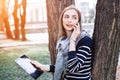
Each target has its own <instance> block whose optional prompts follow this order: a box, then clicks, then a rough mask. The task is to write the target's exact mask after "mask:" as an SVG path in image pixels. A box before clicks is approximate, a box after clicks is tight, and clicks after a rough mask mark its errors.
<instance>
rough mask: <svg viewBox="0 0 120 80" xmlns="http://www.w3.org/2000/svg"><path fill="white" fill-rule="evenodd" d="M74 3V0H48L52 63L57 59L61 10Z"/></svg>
mask: <svg viewBox="0 0 120 80" xmlns="http://www.w3.org/2000/svg"><path fill="white" fill-rule="evenodd" d="M72 3H74V0H46V5H47V18H48V19H47V21H48V33H49V50H50V59H51V63H52V64H55V61H56V41H57V33H58V19H59V15H60V12H61V11H62V10H63V9H64V7H66V6H68V5H70V4H72Z"/></svg>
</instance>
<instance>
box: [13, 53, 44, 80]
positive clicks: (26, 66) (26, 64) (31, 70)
mask: <svg viewBox="0 0 120 80" xmlns="http://www.w3.org/2000/svg"><path fill="white" fill-rule="evenodd" d="M30 61H31V60H30V58H29V57H28V56H26V55H22V56H20V57H19V58H17V59H16V60H15V62H16V63H17V64H18V65H19V66H20V67H21V68H22V69H23V70H25V72H27V73H28V74H29V75H30V76H31V77H32V78H33V79H35V80H36V79H37V78H38V77H39V76H40V75H41V74H42V73H43V71H40V70H38V69H37V68H35V67H34V66H33V65H32V64H31V63H30Z"/></svg>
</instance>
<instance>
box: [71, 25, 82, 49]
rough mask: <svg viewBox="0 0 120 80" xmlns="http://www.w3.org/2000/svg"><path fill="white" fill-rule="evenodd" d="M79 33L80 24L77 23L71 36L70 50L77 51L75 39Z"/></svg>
mask: <svg viewBox="0 0 120 80" xmlns="http://www.w3.org/2000/svg"><path fill="white" fill-rule="evenodd" d="M79 35H80V24H79V23H78V24H77V25H75V27H74V30H73V32H72V34H71V37H70V47H69V51H76V45H75V41H76V39H77V38H78V37H79Z"/></svg>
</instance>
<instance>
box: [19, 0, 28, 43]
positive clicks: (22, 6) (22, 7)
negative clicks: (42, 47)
mask: <svg viewBox="0 0 120 80" xmlns="http://www.w3.org/2000/svg"><path fill="white" fill-rule="evenodd" d="M26 5H27V1H26V0H22V3H21V7H20V9H21V10H23V12H21V13H20V17H21V35H22V40H23V41H25V40H26V34H25V23H26Z"/></svg>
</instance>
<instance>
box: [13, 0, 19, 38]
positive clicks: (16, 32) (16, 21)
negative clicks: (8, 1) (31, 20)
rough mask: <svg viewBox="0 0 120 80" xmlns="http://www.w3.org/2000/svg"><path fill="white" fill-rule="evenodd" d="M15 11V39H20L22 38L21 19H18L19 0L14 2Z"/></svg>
mask: <svg viewBox="0 0 120 80" xmlns="http://www.w3.org/2000/svg"><path fill="white" fill-rule="evenodd" d="M14 3H15V4H14V11H13V18H14V26H15V31H14V35H15V39H16V40H17V39H19V38H20V32H19V18H18V16H17V15H18V13H17V12H18V8H19V5H18V0H14Z"/></svg>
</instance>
